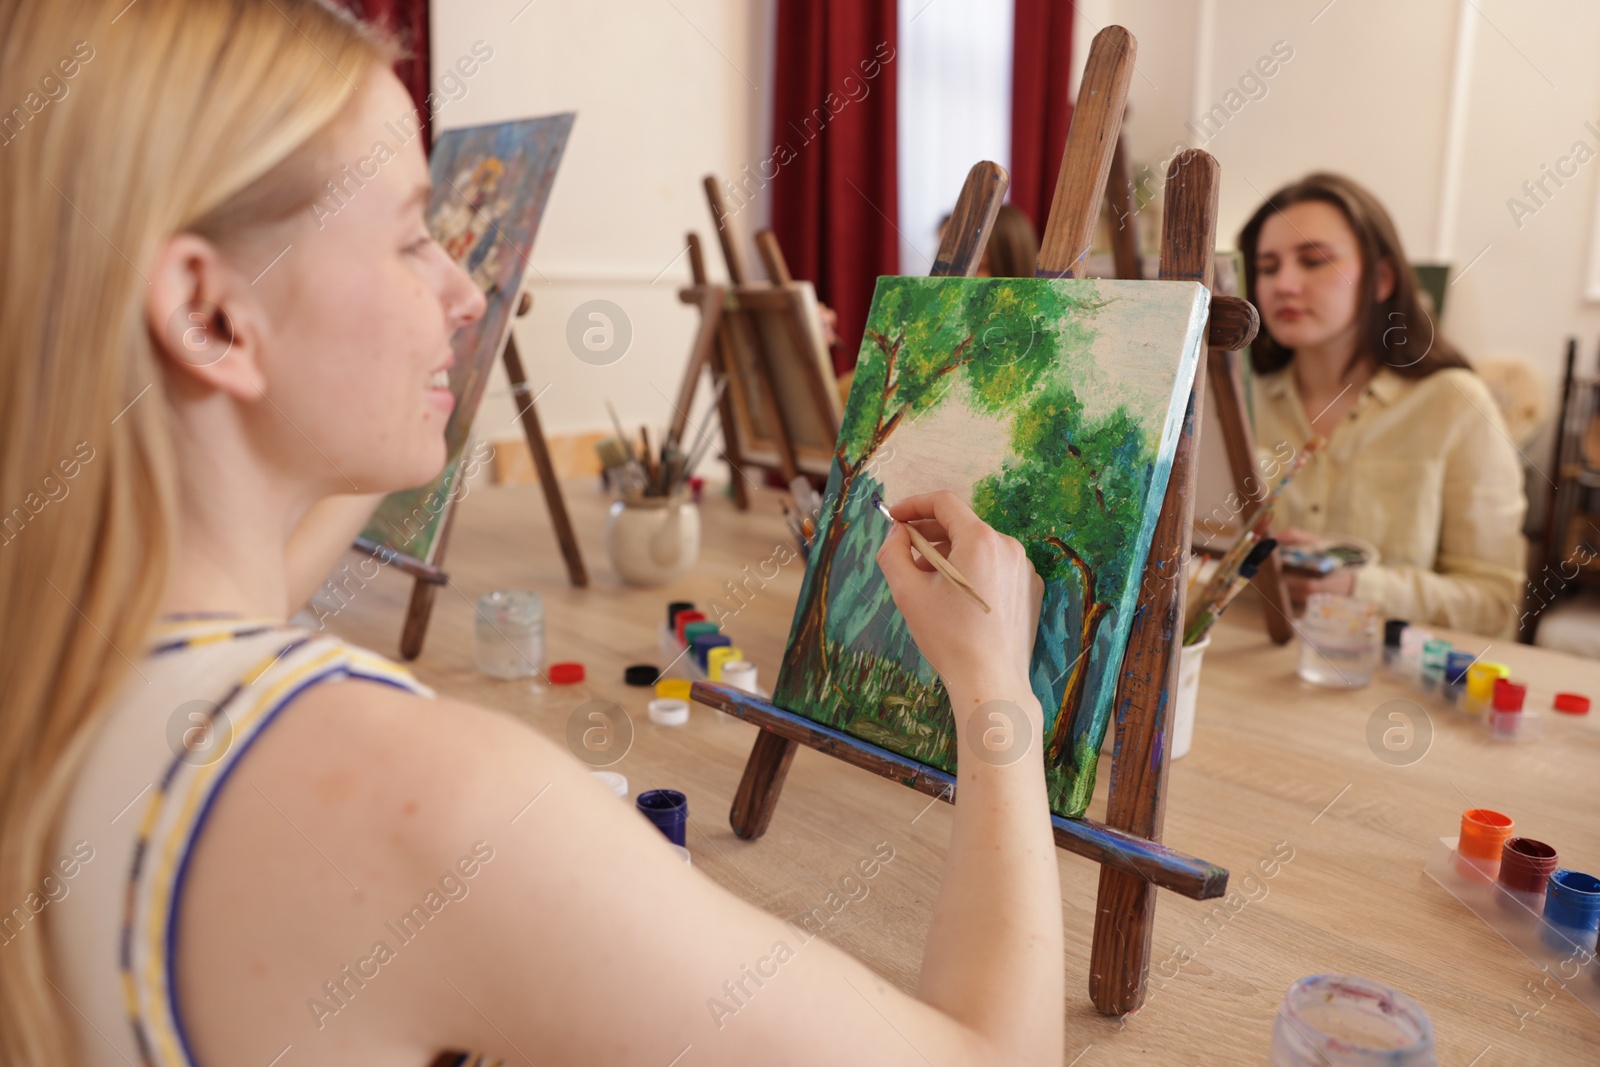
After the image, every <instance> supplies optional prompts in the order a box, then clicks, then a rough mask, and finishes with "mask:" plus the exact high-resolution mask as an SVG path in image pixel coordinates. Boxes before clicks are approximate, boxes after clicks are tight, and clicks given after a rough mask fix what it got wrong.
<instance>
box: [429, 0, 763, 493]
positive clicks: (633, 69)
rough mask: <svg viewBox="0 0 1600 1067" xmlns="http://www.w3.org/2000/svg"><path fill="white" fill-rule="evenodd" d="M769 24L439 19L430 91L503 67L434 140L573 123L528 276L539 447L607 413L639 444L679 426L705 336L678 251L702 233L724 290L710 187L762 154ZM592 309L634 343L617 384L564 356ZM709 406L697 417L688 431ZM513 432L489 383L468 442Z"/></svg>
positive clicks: (743, 228)
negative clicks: (476, 64) (449, 133)
mask: <svg viewBox="0 0 1600 1067" xmlns="http://www.w3.org/2000/svg"><path fill="white" fill-rule="evenodd" d="M772 10H773V0H757V2H753V3H751V2H745V0H671V2H670V3H667V2H662V3H654V2H652V3H642V2H639V0H583V2H582V3H567V2H549V0H535V2H532V3H529V0H470V2H469V0H441V2H439V3H436V4H435V5H434V10H433V27H432V30H433V41H432V59H433V67H434V80H435V84H436V85H437V84H438V83H439V79H440V78H441V76H442V74H443V72H444V71H445V70H446V69H447V68H448V67H450V66H451V65H452V64H453V63H454V62H455V61H456V59H457V58H458V57H460V56H462V55H464V54H467V53H468V52H469V51H470V50H471V48H472V45H473V42H475V41H479V40H482V41H484V42H486V43H487V44H488V45H489V46H490V47H492V48H493V49H494V57H493V58H492V59H491V60H490V61H489V62H487V63H485V64H484V65H483V66H482V67H481V69H480V70H479V71H478V72H477V74H476V75H475V76H473V77H472V78H471V79H470V80H467V81H466V86H467V93H466V95H465V96H464V97H462V98H461V99H460V100H459V101H456V102H452V103H450V104H448V105H447V106H446V107H445V108H444V109H443V110H442V111H441V113H440V115H439V128H441V129H446V128H450V127H455V126H473V125H478V124H481V123H488V122H500V121H505V120H508V119H516V118H527V117H532V116H537V115H547V114H550V113H553V112H559V111H575V112H577V120H576V122H575V124H574V127H573V131H572V138H571V140H570V141H569V142H568V144H567V149H566V155H565V157H564V158H563V160H562V163H561V167H560V170H559V171H558V172H557V175H556V179H555V186H554V188H553V190H552V192H551V195H550V201H549V206H548V208H547V209H546V212H545V216H544V221H543V223H542V224H541V226H540V228H539V234H538V238H537V240H536V242H535V244H534V251H533V255H532V257H531V263H530V266H529V268H528V271H527V274H528V278H529V282H528V284H527V288H528V289H529V291H531V292H532V294H533V299H534V305H533V310H532V311H531V312H530V313H529V314H528V315H527V317H525V318H523V319H520V320H518V322H517V325H516V326H515V330H516V338H517V346H518V349H519V350H520V352H521V353H522V357H523V364H524V366H525V368H526V369H527V372H528V375H529V377H530V379H531V383H532V386H533V388H534V389H535V390H541V389H545V387H546V386H548V387H549V388H548V391H547V392H545V393H544V394H543V396H542V398H541V399H540V400H539V412H540V415H541V417H542V418H543V420H544V426H545V430H546V432H547V433H549V434H552V435H555V434H562V433H572V432H579V431H592V430H599V429H602V428H604V427H606V426H607V425H608V420H607V417H606V413H605V407H604V401H605V399H606V398H610V399H611V400H612V401H613V402H614V403H615V404H616V407H617V410H618V412H619V413H620V415H621V417H622V419H623V421H624V423H626V424H627V425H628V426H629V427H630V429H632V430H633V431H634V432H636V431H637V427H638V426H639V424H640V423H641V422H648V423H649V424H650V425H651V427H652V429H653V430H654V429H658V428H660V427H662V426H664V425H665V424H666V423H667V422H668V421H669V420H670V418H671V414H672V400H673V399H676V396H677V391H678V386H679V382H680V379H681V377H682V373H683V368H684V365H685V362H686V360H687V357H688V352H689V345H690V342H691V340H692V338H693V336H694V331H695V327H696V324H697V321H698V313H697V312H696V311H695V310H694V309H693V308H692V307H690V306H689V305H686V304H681V303H679V301H678V297H677V291H678V289H679V288H681V287H683V286H685V285H688V284H689V259H688V256H687V255H685V254H683V253H684V249H685V244H684V234H685V233H686V232H687V231H688V230H691V229H693V230H696V231H698V232H699V234H700V237H701V240H702V242H704V243H705V244H706V250H707V253H708V262H709V263H710V265H711V273H712V276H713V277H714V278H716V277H720V276H722V274H723V269H722V257H721V253H720V251H719V250H718V249H717V246H716V239H715V236H714V235H715V230H714V229H713V226H712V222H711V216H710V213H709V211H708V210H707V208H706V202H705V195H704V192H703V190H702V187H701V179H702V177H703V176H704V175H705V174H707V173H713V172H714V173H716V174H718V175H719V176H721V177H725V178H726V177H732V176H734V175H735V174H737V173H738V172H739V171H740V169H741V168H743V167H744V166H745V165H746V164H749V165H750V166H751V167H752V168H754V167H755V165H756V164H757V163H759V162H760V161H761V160H763V159H765V158H766V156H767V154H768V152H767V150H766V148H765V146H766V145H767V142H768V140H769V139H770V132H769V126H770V121H771V120H770V114H771V80H772V79H771V74H770V71H771V66H772V60H771V54H770V52H771V38H772V32H771V22H772ZM767 217H768V206H767V198H766V197H757V198H756V199H755V200H753V201H752V202H751V203H750V205H749V206H748V207H746V208H744V209H743V210H741V211H739V212H738V213H737V214H736V215H735V216H734V219H733V221H734V224H735V227H736V229H738V230H739V231H740V233H741V234H742V236H743V237H744V239H745V241H746V246H745V247H746V257H747V259H749V260H750V262H751V263H752V264H757V263H759V260H757V259H756V258H755V253H754V246H753V244H750V243H749V241H750V236H751V235H752V234H753V233H754V232H755V231H756V230H757V229H759V228H761V227H763V226H765V225H766V220H767ZM596 298H602V299H606V300H610V301H612V302H613V303H615V304H617V305H618V306H620V307H621V308H622V309H623V311H624V313H625V314H626V315H627V316H628V318H629V320H630V321H631V323H632V327H633V341H632V344H631V346H630V348H629V350H628V352H627V354H626V355H625V356H624V357H623V358H622V359H621V360H620V361H618V362H616V363H614V364H611V365H609V366H594V365H591V364H589V363H585V362H583V361H581V360H579V359H578V358H577V357H576V356H575V355H574V354H573V353H572V351H571V350H570V349H569V348H568V346H567V341H566V328H567V320H568V317H569V316H570V315H571V313H572V311H573V310H574V309H575V308H576V307H577V306H578V305H579V304H581V303H583V302H584V301H587V300H591V299H596ZM707 393H708V390H706V389H704V388H702V390H701V396H700V406H699V408H698V409H697V410H696V411H694V412H692V413H691V414H692V419H693V424H694V425H696V426H698V425H700V424H701V422H702V418H703V408H704V406H705V401H706V400H707V399H708V397H707ZM515 414H516V408H515V407H514V406H513V405H512V403H511V399H510V395H509V391H508V389H507V383H506V380H505V376H504V372H503V371H502V370H500V369H498V368H497V369H496V372H495V375H494V377H493V379H492V380H491V382H490V386H489V393H488V395H487V397H486V398H485V401H484V404H483V407H482V408H481V409H480V411H479V415H478V420H477V423H476V433H477V434H478V435H479V436H480V437H485V438H490V439H500V438H506V437H514V436H516V435H517V434H518V433H519V432H520V431H519V429H518V427H517V425H516V423H515V422H514V418H515ZM713 421H714V420H713ZM710 466H711V465H707V467H708V469H709V467H710Z"/></svg>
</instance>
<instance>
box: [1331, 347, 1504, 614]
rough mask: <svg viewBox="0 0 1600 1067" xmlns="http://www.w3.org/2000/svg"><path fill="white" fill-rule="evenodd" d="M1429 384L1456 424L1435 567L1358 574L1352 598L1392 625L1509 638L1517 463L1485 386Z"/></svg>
mask: <svg viewBox="0 0 1600 1067" xmlns="http://www.w3.org/2000/svg"><path fill="white" fill-rule="evenodd" d="M1446 376H1448V377H1446ZM1436 377H1438V378H1439V379H1440V388H1439V389H1438V395H1439V400H1440V403H1441V404H1443V405H1448V406H1449V407H1450V408H1451V409H1453V417H1452V418H1451V419H1450V422H1449V428H1448V430H1447V433H1448V435H1449V441H1450V443H1449V446H1448V448H1447V449H1446V450H1445V454H1444V461H1445V469H1444V478H1443V488H1442V492H1443V494H1444V495H1443V500H1442V502H1441V503H1442V508H1441V513H1440V514H1441V518H1440V525H1439V550H1438V554H1437V556H1436V557H1435V559H1434V565H1433V568H1432V569H1426V568H1422V567H1411V566H1389V565H1379V566H1376V567H1366V568H1362V569H1361V570H1360V571H1358V572H1357V574H1356V579H1355V595H1356V596H1359V597H1363V598H1365V599H1368V600H1372V601H1373V602H1375V603H1377V604H1378V605H1380V606H1381V607H1382V608H1383V610H1384V612H1385V614H1387V615H1389V616H1390V617H1391V618H1403V619H1410V620H1411V621H1412V622H1415V623H1418V624H1423V625H1437V626H1446V627H1449V628H1450V629H1453V630H1466V631H1468V632H1470V633H1476V634H1483V635H1485V636H1490V637H1495V636H1498V637H1507V638H1509V637H1513V636H1515V634H1516V630H1517V622H1518V618H1517V612H1518V605H1519V604H1520V602H1521V599H1522V598H1521V593H1522V587H1523V584H1524V583H1525V581H1526V578H1527V541H1526V540H1525V539H1524V538H1523V536H1522V522H1523V518H1524V517H1525V516H1526V514H1527V510H1528V498H1527V496H1526V495H1525V493H1524V491H1523V479H1522V464H1521V462H1520V461H1519V458H1518V456H1517V452H1516V449H1515V448H1514V447H1513V446H1512V444H1511V440H1510V438H1509V437H1508V436H1507V434H1506V429H1505V424H1504V421H1503V420H1502V419H1501V417H1500V411H1499V409H1498V408H1497V407H1496V406H1495V403H1494V399H1493V397H1491V396H1490V395H1489V391H1488V389H1487V388H1486V387H1485V386H1484V385H1483V382H1482V380H1481V379H1479V378H1478V377H1477V376H1476V375H1474V374H1471V373H1470V372H1456V371H1440V372H1439V373H1438V374H1437V375H1436Z"/></svg>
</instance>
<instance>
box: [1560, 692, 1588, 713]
mask: <svg viewBox="0 0 1600 1067" xmlns="http://www.w3.org/2000/svg"><path fill="white" fill-rule="evenodd" d="M1556 710H1557V711H1564V712H1566V713H1567V714H1568V715H1587V714H1589V698H1588V697H1586V696H1584V695H1582V694H1581V693H1557V694H1556Z"/></svg>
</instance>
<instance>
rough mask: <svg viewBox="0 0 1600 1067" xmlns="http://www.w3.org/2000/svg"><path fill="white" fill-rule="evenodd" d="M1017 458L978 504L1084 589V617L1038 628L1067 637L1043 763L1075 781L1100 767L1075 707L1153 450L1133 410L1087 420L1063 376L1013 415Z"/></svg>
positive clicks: (1038, 558)
mask: <svg viewBox="0 0 1600 1067" xmlns="http://www.w3.org/2000/svg"><path fill="white" fill-rule="evenodd" d="M1011 457H1012V458H1010V459H1008V460H1007V461H1006V462H1005V463H1004V464H1003V465H1002V466H1001V469H1000V470H999V471H997V472H995V473H994V474H992V475H990V476H988V477H987V478H984V479H983V480H982V481H980V482H978V484H977V485H976V486H974V487H973V493H972V504H973V510H974V511H976V512H977V513H978V515H979V516H980V517H981V518H982V519H983V520H984V521H985V522H987V523H989V524H990V525H991V526H993V527H994V528H995V529H997V530H999V531H1001V532H1002V533H1007V534H1010V535H1011V536H1012V537H1015V538H1016V539H1017V540H1019V541H1021V542H1022V543H1023V545H1024V547H1026V548H1027V550H1028V558H1029V559H1030V561H1032V563H1033V566H1034V569H1035V570H1037V571H1038V572H1039V576H1040V577H1041V578H1043V579H1044V580H1045V582H1046V583H1047V584H1053V583H1057V582H1060V583H1066V584H1070V585H1071V586H1074V587H1075V588H1077V589H1078V591H1079V605H1080V607H1079V611H1078V613H1077V619H1076V620H1075V621H1076V623H1077V625H1076V626H1075V627H1073V626H1070V625H1069V624H1070V623H1072V622H1073V621H1074V620H1073V619H1070V618H1058V619H1057V620H1056V625H1055V626H1053V627H1042V628H1041V631H1040V635H1039V639H1040V640H1041V641H1058V642H1062V643H1063V644H1064V645H1065V648H1064V649H1062V652H1063V653H1064V654H1063V655H1062V657H1061V659H1062V662H1064V663H1066V664H1067V665H1068V666H1067V667H1066V670H1067V671H1069V672H1070V673H1069V674H1068V677H1067V682H1066V685H1065V687H1064V688H1063V689H1062V692H1061V699H1060V702H1059V704H1058V706H1057V709H1056V715H1055V719H1054V722H1053V724H1052V726H1051V729H1050V731H1049V740H1048V742H1047V744H1046V747H1045V766H1046V767H1047V768H1055V767H1064V768H1065V769H1066V770H1067V776H1068V779H1069V785H1071V784H1073V783H1072V781H1071V780H1073V779H1075V778H1076V777H1077V775H1076V773H1075V769H1079V768H1083V767H1084V766H1093V763H1092V753H1091V754H1090V758H1089V762H1087V763H1086V762H1085V760H1084V753H1082V752H1075V751H1072V746H1071V740H1072V738H1073V736H1074V734H1076V735H1077V736H1078V737H1080V738H1083V739H1085V740H1084V741H1083V744H1090V743H1091V741H1092V740H1094V739H1096V738H1097V737H1098V736H1099V733H1100V731H1098V730H1091V729H1087V728H1086V726H1087V724H1084V723H1081V722H1079V721H1078V716H1077V714H1076V713H1077V711H1078V708H1079V705H1080V704H1081V703H1082V700H1083V695H1084V683H1085V680H1086V679H1087V678H1088V676H1089V671H1090V667H1091V665H1094V664H1095V663H1096V659H1095V657H1094V655H1093V652H1094V647H1095V640H1096V638H1097V637H1098V636H1099V633H1100V629H1101V625H1102V624H1103V623H1104V622H1105V621H1106V618H1107V617H1108V615H1111V614H1112V613H1113V612H1114V610H1115V608H1116V604H1117V602H1118V601H1120V600H1121V598H1122V595H1123V590H1124V588H1125V586H1126V584H1127V580H1128V577H1129V576H1128V567H1129V566H1130V563H1131V562H1133V561H1132V560H1131V559H1130V555H1133V554H1130V552H1129V546H1130V543H1131V542H1132V541H1133V539H1134V538H1135V537H1136V536H1137V533H1138V531H1139V528H1140V521H1141V517H1142V512H1143V501H1144V496H1145V489H1146V487H1147V486H1148V485H1149V480H1150V474H1151V468H1152V465H1153V463H1154V460H1155V454H1154V450H1153V448H1152V446H1151V445H1150V444H1149V443H1148V441H1147V438H1146V434H1145V432H1144V430H1143V429H1142V428H1141V427H1140V425H1139V423H1138V422H1137V421H1136V420H1135V419H1134V418H1133V416H1131V415H1130V414H1129V413H1128V412H1127V410H1126V409H1124V408H1122V407H1116V408H1113V409H1111V410H1110V411H1109V412H1107V413H1105V414H1104V415H1102V416H1100V417H1098V418H1087V417H1086V416H1085V414H1084V408H1083V403H1082V401H1081V400H1080V399H1079V397H1078V395H1077V393H1076V392H1075V390H1074V388H1073V386H1072V385H1071V384H1069V383H1067V382H1065V381H1062V380H1059V379H1058V380H1055V381H1052V382H1051V383H1049V384H1048V385H1047V386H1045V387H1044V388H1042V389H1040V390H1039V391H1038V393H1036V394H1035V395H1033V396H1030V397H1029V398H1028V401H1027V406H1026V407H1024V408H1023V409H1021V410H1020V411H1018V412H1017V414H1016V416H1015V418H1014V419H1013V420H1012V424H1011ZM1049 614H1050V613H1048V612H1047V613H1046V616H1047V621H1048V617H1049ZM1050 658H1051V660H1052V661H1053V660H1054V658H1055V657H1050ZM1057 679H1059V675H1058V676H1057ZM1035 688H1036V689H1037V688H1038V687H1037V686H1036V687H1035ZM1052 688H1053V686H1052ZM1075 725H1076V726H1078V727H1082V728H1078V729H1075V728H1074V727H1075ZM1079 747H1081V746H1079ZM1096 747H1097V746H1096ZM1068 757H1070V758H1068ZM1089 788H1091V789H1092V782H1091V783H1090V785H1089ZM1074 791H1075V790H1074ZM1084 799H1085V801H1086V800H1087V798H1084Z"/></svg>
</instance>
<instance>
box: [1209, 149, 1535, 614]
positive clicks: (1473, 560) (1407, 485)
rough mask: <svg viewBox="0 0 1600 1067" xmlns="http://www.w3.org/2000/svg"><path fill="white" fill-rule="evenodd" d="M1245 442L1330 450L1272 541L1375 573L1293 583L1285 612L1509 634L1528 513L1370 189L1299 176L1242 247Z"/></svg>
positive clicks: (1494, 432) (1502, 442)
mask: <svg viewBox="0 0 1600 1067" xmlns="http://www.w3.org/2000/svg"><path fill="white" fill-rule="evenodd" d="M1239 250H1240V252H1241V253H1242V254H1243V256H1244V266H1245V281H1246V286H1247V296H1248V297H1249V299H1250V301H1251V302H1252V303H1254V304H1255V305H1256V307H1257V308H1258V309H1259V310H1260V312H1261V325H1262V331H1261V336H1260V337H1259V338H1258V339H1257V340H1256V342H1255V344H1254V345H1253V346H1252V348H1251V352H1250V363H1251V367H1252V369H1253V370H1254V371H1255V372H1256V376H1255V379H1254V381H1253V384H1252V388H1251V410H1252V412H1253V415H1254V421H1255V435H1256V442H1257V444H1258V445H1259V446H1260V447H1261V448H1262V449H1264V450H1266V451H1268V452H1272V451H1274V450H1275V449H1278V448H1279V447H1280V446H1282V445H1283V444H1285V443H1287V445H1288V446H1289V447H1291V448H1294V449H1300V448H1302V447H1304V445H1305V444H1306V443H1307V442H1308V441H1310V440H1311V439H1312V438H1314V437H1318V436H1321V437H1325V438H1327V442H1328V443H1327V446H1326V447H1325V448H1324V449H1323V450H1322V451H1321V453H1320V454H1319V455H1317V456H1315V457H1314V458H1313V460H1312V462H1311V463H1310V465H1309V466H1308V467H1307V468H1306V469H1305V470H1304V471H1302V472H1301V473H1300V475H1299V476H1298V477H1297V478H1296V479H1295V481H1294V482H1293V483H1291V484H1290V486H1289V487H1288V490H1287V491H1286V492H1285V494H1284V496H1283V498H1282V499H1281V500H1280V502H1279V504H1278V523H1277V526H1278V527H1279V529H1278V531H1277V533H1276V536H1277V537H1278V538H1279V539H1280V540H1281V541H1284V542H1290V543H1292V542H1294V541H1306V540H1312V539H1316V538H1321V537H1352V538H1360V539H1362V540H1365V541H1368V542H1370V543H1372V544H1373V545H1375V546H1376V547H1377V549H1378V552H1379V555H1380V559H1381V562H1380V563H1379V564H1378V565H1376V566H1367V567H1362V568H1360V569H1358V570H1342V571H1336V572H1335V573H1333V574H1332V575H1329V576H1328V577H1326V578H1298V577H1293V576H1289V578H1288V581H1289V588H1290V595H1291V597H1292V598H1293V599H1294V601H1295V604H1296V606H1297V607H1298V606H1300V605H1302V604H1304V602H1305V600H1306V599H1307V598H1308V597H1309V596H1310V595H1311V594H1312V593H1317V592H1335V593H1345V594H1354V595H1356V596H1359V597H1362V598H1363V599H1366V600H1371V601H1373V602H1374V603H1376V604H1377V605H1378V607H1379V609H1380V610H1381V611H1383V613H1384V614H1385V615H1388V616H1389V617H1391V618H1403V619H1409V620H1410V621H1411V622H1413V623H1419V624H1424V623H1425V624H1431V625H1438V626H1448V627H1451V628H1453V629H1458V630H1467V631H1471V632H1473V633H1480V634H1485V635H1490V636H1510V635H1512V634H1513V633H1514V632H1515V630H1516V623H1517V604H1518V601H1519V592H1520V588H1521V586H1522V583H1523V580H1524V573H1523V572H1524V569H1525V557H1526V552H1527V549H1526V544H1525V542H1524V541H1523V538H1522V519H1523V515H1524V514H1525V512H1526V511H1527V498H1526V497H1525V496H1524V494H1523V486H1522V469H1521V466H1520V465H1519V463H1518V460H1517V454H1516V451H1515V449H1514V448H1513V447H1512V445H1511V441H1510V438H1509V437H1508V436H1507V435H1506V430H1505V426H1504V423H1503V422H1502V419H1501V415H1500V411H1499V409H1498V408H1497V407H1496V406H1495V402H1494V399H1493V398H1492V397H1491V395H1490V393H1489V390H1488V388H1487V387H1486V386H1485V385H1484V384H1483V382H1482V381H1481V380H1480V379H1479V378H1478V376H1477V375H1476V374H1474V373H1473V371H1472V369H1471V367H1470V366H1469V364H1468V363H1467V361H1466V360H1465V359H1464V358H1463V357H1462V356H1461V354H1460V353H1459V352H1457V351H1456V349H1455V347H1454V346H1453V345H1451V344H1450V342H1449V341H1447V340H1446V339H1445V338H1444V337H1443V336H1441V335H1440V334H1439V333H1438V330H1437V324H1436V322H1435V321H1434V319H1433V316H1432V315H1430V314H1429V313H1428V311H1427V309H1426V308H1425V307H1424V306H1423V303H1422V301H1421V298H1420V296H1419V293H1418V289H1417V283H1416V279H1415V276H1414V275H1413V273H1412V270H1411V267H1410V265H1409V263H1408V262H1407V260H1406V256H1405V252H1404V251H1403V250H1402V249H1401V247H1400V238H1399V235H1398V234H1397V233H1396V231H1395V227H1394V223H1393V222H1392V221H1391V220H1390V218H1389V215H1388V212H1386V211H1385V210H1384V209H1383V205H1382V204H1380V203H1378V201H1377V200H1376V199H1375V198H1374V197H1373V196H1372V194H1371V193H1369V192H1368V191H1367V190H1366V189H1364V188H1362V187H1361V186H1359V185H1357V184H1356V183H1355V182H1353V181H1351V180H1350V179H1349V178H1345V177H1342V176H1340V175H1337V174H1327V173H1319V174H1311V175H1308V176H1307V177H1305V178H1303V179H1301V180H1300V181H1298V182H1295V183H1293V184H1291V185H1287V186H1285V187H1284V188H1282V189H1280V190H1278V191H1277V192H1276V193H1274V194H1273V195H1272V196H1271V197H1270V198H1269V199H1268V200H1267V202H1266V203H1264V204H1262V205H1261V207H1260V208H1258V209H1257V210H1256V213H1255V214H1254V215H1253V216H1251V218H1250V221H1249V222H1248V223H1246V224H1245V227H1244V229H1243V230H1241V231H1240V233H1239Z"/></svg>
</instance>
